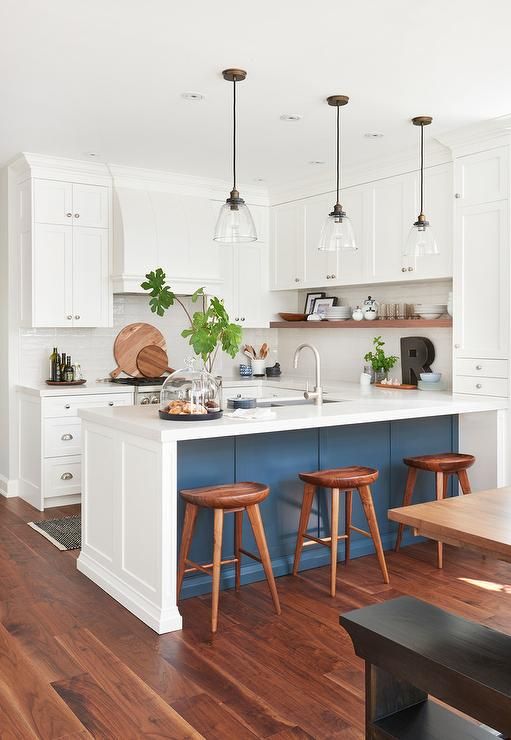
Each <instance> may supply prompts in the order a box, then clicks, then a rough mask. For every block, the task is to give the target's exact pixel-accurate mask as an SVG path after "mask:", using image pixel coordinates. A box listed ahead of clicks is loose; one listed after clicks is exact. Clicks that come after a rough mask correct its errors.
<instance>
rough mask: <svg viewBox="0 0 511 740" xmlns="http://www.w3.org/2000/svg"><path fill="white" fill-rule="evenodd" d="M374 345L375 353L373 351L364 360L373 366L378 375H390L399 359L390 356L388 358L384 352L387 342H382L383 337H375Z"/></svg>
mask: <svg viewBox="0 0 511 740" xmlns="http://www.w3.org/2000/svg"><path fill="white" fill-rule="evenodd" d="M373 345H374V352H373V351H371V352H368V353H367V354H366V355H364V360H365V361H366V362H370V363H371V366H372V368H373V370H374V371H375V372H376V373H377V372H384V373H388V372H389V370H392V368H393V367H394V365H395V364H396V362H397V361H398V359H399V357H396V356H395V355H389V356H388V357H387V355H386V354H385V352H384V351H383V347H384V346H385V342H383V341H382V338H381V337H374V338H373Z"/></svg>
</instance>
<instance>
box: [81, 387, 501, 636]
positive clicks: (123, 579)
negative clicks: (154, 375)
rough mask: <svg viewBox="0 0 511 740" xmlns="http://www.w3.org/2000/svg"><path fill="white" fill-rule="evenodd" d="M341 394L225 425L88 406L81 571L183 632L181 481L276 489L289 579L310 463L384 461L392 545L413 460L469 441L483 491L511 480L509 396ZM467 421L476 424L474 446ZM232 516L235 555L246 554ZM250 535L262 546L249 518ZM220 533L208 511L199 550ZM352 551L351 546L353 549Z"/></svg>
mask: <svg viewBox="0 0 511 740" xmlns="http://www.w3.org/2000/svg"><path fill="white" fill-rule="evenodd" d="M279 385H280V388H279V395H280V396H282V383H280V384H279ZM266 387H267V388H268V387H269V386H268V384H266ZM327 387H328V386H327ZM328 390H329V393H328V398H329V400H334V401H338V403H327V404H325V405H323V406H322V407H316V406H314V405H310V406H303V405H297V406H286V407H279V408H273V409H272V412H273V417H272V418H271V419H266V420H264V421H262V420H258V421H251V420H238V419H232V418H229V417H227V416H224V417H223V418H222V419H218V420H215V421H204V422H196V423H193V422H188V423H179V422H168V421H163V420H160V419H159V417H158V410H157V409H156V408H155V407H151V406H134V407H126V408H105V409H83V410H81V411H80V416H81V417H82V420H83V436H82V440H83V441H82V454H83V500H82V521H83V532H82V551H81V554H80V556H79V558H78V561H77V565H78V569H79V570H80V571H81V572H82V573H84V574H85V575H87V576H88V577H89V578H90V579H91V580H92V581H94V583H96V584H97V585H98V586H99V587H101V588H102V589H104V590H105V591H106V592H107V593H109V594H110V595H111V596H112V597H113V598H114V599H116V600H117V601H118V602H119V603H121V604H122V605H123V606H125V607H126V608H127V609H129V611H131V612H132V613H133V614H135V615H136V616H137V617H138V618H139V619H141V620H142V621H143V622H145V623H146V624H147V625H149V627H151V628H152V629H153V630H155V631H156V632H158V633H164V632H170V631H172V630H178V629H181V626H182V623H181V615H180V613H179V609H178V606H177V599H176V570H177V552H178V542H179V533H180V529H181V520H180V517H181V508H182V507H181V503H180V502H179V489H180V488H185V487H186V488H193V487H195V486H204V485H216V484H220V483H230V482H235V481H241V480H256V481H259V482H261V483H265V484H267V485H269V486H270V488H271V492H270V496H269V498H268V499H267V500H266V501H265V502H264V503H263V505H262V507H261V513H262V517H263V521H264V526H265V530H266V535H267V539H268V546H269V550H270V556H271V559H272V566H273V570H274V573H275V575H276V576H279V575H284V574H287V573H289V572H290V571H291V566H292V553H293V550H294V545H295V538H296V531H297V526H298V518H299V512H300V505H301V500H302V497H301V483H300V481H299V480H298V473H299V472H301V471H304V470H312V469H318V468H320V467H341V466H344V465H367V466H371V467H375V468H377V469H378V470H379V472H380V476H379V479H378V481H377V482H376V484H375V486H374V489H373V498H374V504H375V508H376V511H377V516H378V522H379V527H380V533H381V537H382V541H383V545H384V547H385V548H386V549H388V548H390V547H392V545H393V543H394V538H395V529H394V526H395V525H394V524H393V523H391V522H389V521H388V519H387V510H388V508H392V507H395V506H398V505H400V503H401V499H402V494H403V488H404V480H405V476H406V470H405V469H404V468H405V466H404V465H403V464H402V458H403V456H405V455H412V454H428V453H435V452H446V451H450V450H452V451H456V450H458V448H459V447H460V444H461V446H462V447H463V451H464V452H470V453H473V454H475V455H476V457H477V458H478V461H477V463H476V465H475V466H474V469H473V471H474V472H473V476H472V480H473V489H474V490H477V489H478V488H483V487H484V488H491V487H492V486H495V485H504V484H505V483H508V481H507V480H506V477H507V476H506V473H505V470H504V456H503V447H504V439H505V433H504V426H505V419H506V415H507V412H506V407H507V402H506V401H505V400H504V399H498V398H496V399H489V398H475V397H471V396H461V395H458V396H453V395H450V394H448V393H439V392H434V393H432V392H430V393H424V392H420V391H395V390H389V391H387V390H380V389H376V388H368V389H361V388H359V386H357V385H354V384H338V385H336V386H332V387H330V388H328ZM289 395H290V396H291V395H295V396H296V391H294V392H293V391H292V390H290V391H289ZM460 418H461V419H462V420H463V422H464V423H463V426H462V429H463V436H462V440H461V443H460V441H459V424H458V422H459V419H460ZM467 419H468V423H465V420H467ZM423 478H424V480H423V482H422V483H421V484H420V485H419V486H418V489H417V500H421V499H422V500H428V499H431V498H432V497H433V490H434V483H433V481H432V480H431V481H429V480H426V478H427V476H423ZM452 493H455V491H454V490H452ZM325 514H326V512H325V511H324V510H323V505H322V504H321V503H320V505H319V507H318V509H317V510H316V511H314V512H313V516H312V517H311V522H310V525H311V532H315V533H319V536H323V535H324V533H325V531H327V529H328V526H327V528H326V529H325V522H326V524H327V525H328V521H327V517H326V516H325ZM359 516H360V517H361V516H362V512H361V511H357V510H355V509H354V523H355V524H357V517H359ZM201 517H202V519H201ZM361 523H363V522H362V520H361ZM228 526H229V525H227V523H226V528H225V530H224V548H225V556H226V557H229V556H230V555H232V548H230V547H229V545H230V543H231V538H230V536H229V529H228ZM245 536H246V539H247V549H250V545H251V542H250V532H249V531H248V528H247V531H246V532H245V531H244V539H245ZM410 537H411V535H410V534H408V541H410ZM211 542H212V526H211V521H210V520H209V519H208V514H204V515H202V514H201V515H199V524H198V527H197V530H196V535H195V539H194V544H193V547H194V548H195V549H194V550H192V556H193V559H194V560H196V561H198V562H201V561H208V562H209V561H210V560H211ZM339 547H340V553H341V554H342V547H343V545H342V544H340V546H339ZM369 552H372V543H371V541H369V540H367V539H366V538H363V537H359V538H358V539H356V538H355V537H354V538H353V541H352V557H357V556H360V555H365V554H368V553H369ZM328 558H329V554H328V551H325V549H324V548H321V547H319V548H317V547H315V546H313V547H311V548H308V549H307V553H306V554H304V557H303V558H302V563H301V567H302V568H304V569H306V568H312V567H318V566H320V565H324V564H325V563H326V562H327V561H328ZM390 575H391V580H392V573H391V574H390ZM263 577H264V575H263V572H262V569H261V566H260V565H259V564H258V563H254V562H253V561H250V560H247V562H244V563H243V566H242V582H250V581H254V580H259V579H262V578H263ZM232 585H233V574H232V571H231V570H229V568H225V569H224V570H223V572H222V587H223V588H229V587H231V586H232ZM277 588H278V580H277ZM209 590H210V582H209V580H208V576H206V575H204V574H199V575H190V576H189V577H188V578H186V579H185V585H184V587H183V591H182V594H181V596H182V597H183V598H186V597H187V596H193V595H195V594H198V593H204V592H205V591H209Z"/></svg>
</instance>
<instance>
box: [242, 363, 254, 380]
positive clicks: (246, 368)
mask: <svg viewBox="0 0 511 740" xmlns="http://www.w3.org/2000/svg"><path fill="white" fill-rule="evenodd" d="M240 375H241V377H242V378H249V377H250V376H251V375H252V365H244V364H243V363H241V364H240Z"/></svg>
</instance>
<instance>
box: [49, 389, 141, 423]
mask: <svg viewBox="0 0 511 740" xmlns="http://www.w3.org/2000/svg"><path fill="white" fill-rule="evenodd" d="M132 403H133V394H132V393H101V394H96V395H90V396H58V397H56V396H54V397H49V398H44V399H43V417H44V418H45V419H50V418H53V417H58V416H60V417H69V416H77V415H78V410H79V409H90V408H93V407H94V406H96V407H101V406H131V404H132Z"/></svg>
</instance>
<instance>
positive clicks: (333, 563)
mask: <svg viewBox="0 0 511 740" xmlns="http://www.w3.org/2000/svg"><path fill="white" fill-rule="evenodd" d="M330 519H331V521H330V596H335V587H336V584H337V544H338V540H337V535H338V534H339V489H338V488H332V516H331V517H330Z"/></svg>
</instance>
